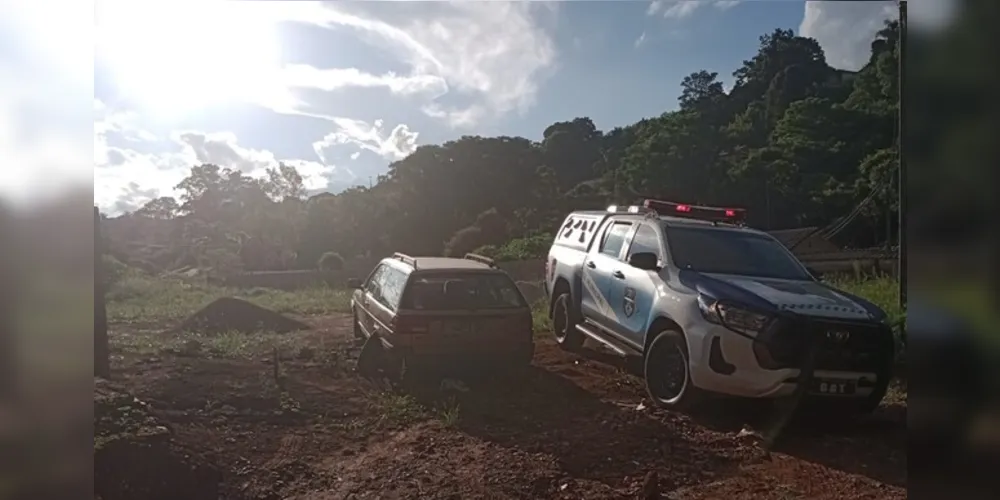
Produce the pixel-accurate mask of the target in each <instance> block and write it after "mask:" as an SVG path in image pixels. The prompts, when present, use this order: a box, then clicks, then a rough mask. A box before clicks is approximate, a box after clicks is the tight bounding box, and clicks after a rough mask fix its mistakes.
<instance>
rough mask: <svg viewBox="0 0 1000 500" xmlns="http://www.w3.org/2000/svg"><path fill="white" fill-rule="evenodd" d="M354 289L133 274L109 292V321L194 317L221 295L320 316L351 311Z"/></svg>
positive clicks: (281, 309)
mask: <svg viewBox="0 0 1000 500" xmlns="http://www.w3.org/2000/svg"><path fill="white" fill-rule="evenodd" d="M350 296H351V294H350V291H348V290H338V289H333V288H328V287H315V288H309V289H303V290H296V291H287V292H286V291H282V290H273V289H268V288H251V289H238V288H229V287H221V286H213V285H208V284H202V283H189V282H184V281H181V280H177V279H170V278H155V277H151V276H146V275H139V274H132V275H130V276H127V277H125V278H123V279H121V280H119V281H118V282H116V283H115V284H114V285H112V286H111V289H110V290H109V291H108V294H107V307H108V321H109V322H112V323H159V322H164V321H176V320H180V319H183V318H186V317H188V316H190V315H191V314H192V313H194V312H196V311H197V310H198V309H201V308H202V307H204V306H205V305H207V304H208V303H210V302H212V301H213V300H215V299H218V298H221V297H236V298H240V299H244V300H247V301H249V302H253V303H254V304H257V305H259V306H261V307H266V308H268V309H271V310H272V311H276V312H279V313H292V314H301V315H318V314H331V313H342V312H347V311H348V310H349V309H350V306H349V304H350Z"/></svg>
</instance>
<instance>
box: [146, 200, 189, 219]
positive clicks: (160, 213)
mask: <svg viewBox="0 0 1000 500" xmlns="http://www.w3.org/2000/svg"><path fill="white" fill-rule="evenodd" d="M180 210H181V208H180V206H179V205H178V204H177V200H175V199H174V198H173V197H172V196H161V197H159V198H154V199H152V200H149V201H148V202H146V204H145V205H143V206H142V207H140V208H139V209H138V210H136V211H135V215H137V216H139V217H148V218H150V219H158V220H169V219H173V218H174V217H177V215H178V214H179V213H180Z"/></svg>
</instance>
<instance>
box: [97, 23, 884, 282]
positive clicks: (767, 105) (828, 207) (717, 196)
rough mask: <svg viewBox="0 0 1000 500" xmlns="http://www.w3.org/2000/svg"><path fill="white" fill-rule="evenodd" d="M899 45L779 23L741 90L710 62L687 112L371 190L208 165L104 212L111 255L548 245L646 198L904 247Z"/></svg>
mask: <svg viewBox="0 0 1000 500" xmlns="http://www.w3.org/2000/svg"><path fill="white" fill-rule="evenodd" d="M899 38H900V27H899V23H898V22H897V21H886V23H885V26H884V28H883V29H882V30H881V31H879V32H878V33H877V35H876V37H875V38H874V40H873V41H872V43H871V56H870V60H869V62H868V63H867V64H866V65H865V66H864V67H863V68H862V69H861V70H860V71H858V72H847V71H842V70H837V69H834V68H831V67H830V66H829V65H827V63H826V60H825V57H824V54H823V50H822V48H821V47H820V46H819V44H818V43H817V42H816V40H814V39H810V38H804V37H800V36H796V35H795V34H794V33H793V32H792V31H791V30H780V29H779V30H775V31H773V32H771V33H768V34H765V35H763V36H761V37H760V45H759V47H758V49H757V52H756V54H753V56H752V57H751V58H749V59H747V60H745V61H744V62H743V64H742V66H741V67H739V68H737V69H736V70H735V71H734V72H733V76H734V79H735V83H734V85H733V88H732V89H731V90H730V91H729V92H726V91H725V90H724V87H723V84H722V83H721V82H720V81H719V79H718V74H717V73H714V72H709V71H698V72H695V73H692V74H690V75H688V76H687V77H685V78H684V79H683V81H682V82H680V88H681V92H680V96H679V98H678V104H679V106H678V108H677V109H676V110H673V111H669V112H665V113H663V114H660V115H659V116H655V117H651V118H646V119H643V120H640V121H638V122H636V123H634V124H631V125H628V126H626V127H620V128H615V129H612V130H607V131H602V130H598V129H597V127H596V126H595V125H594V123H593V122H592V121H591V120H590V119H589V118H586V117H578V118H574V119H571V120H568V121H563V122H557V123H553V124H552V125H550V126H549V127H548V128H546V129H545V130H544V132H543V133H542V138H541V141H532V140H529V139H525V138H522V137H479V136H465V137H462V138H460V139H457V140H454V141H450V142H447V143H445V144H441V145H424V146H421V147H419V148H418V149H417V150H416V151H415V152H414V153H413V154H411V155H409V156H408V157H406V158H404V159H402V160H400V161H397V162H394V163H392V164H390V165H389V167H388V172H387V173H386V174H385V175H382V176H379V178H378V182H377V183H376V184H374V185H373V186H371V187H355V188H352V189H349V190H346V191H343V192H341V193H338V194H329V193H323V194H320V195H316V196H312V197H310V198H306V193H305V190H304V189H303V186H302V180H301V178H300V177H299V175H298V173H297V172H296V171H295V169H294V168H292V167H289V166H286V165H277V166H275V167H274V168H273V169H272V170H270V171H269V172H268V174H269V175H268V176H267V177H266V178H262V179H258V178H250V177H247V176H245V175H244V174H242V173H241V172H239V171H238V170H235V169H230V168H228V167H226V166H224V165H221V166H220V165H200V166H195V167H193V168H192V169H191V172H190V175H189V176H188V177H187V178H186V179H185V180H184V181H183V182H181V183H180V184H179V185H178V186H177V189H178V191H179V193H180V196H179V198H178V199H174V198H159V199H155V200H152V201H150V202H149V203H148V204H146V205H145V206H143V207H142V208H140V209H139V210H137V211H135V212H134V213H132V214H127V215H125V216H121V217H117V218H114V219H110V220H109V221H108V222H109V224H107V225H106V226H108V227H109V229H108V232H109V235H110V236H111V238H112V253H113V254H115V255H116V257H118V258H119V259H121V260H129V261H131V263H133V264H135V265H141V266H143V267H150V268H154V269H157V270H167V269H176V268H180V267H186V266H194V265H198V266H210V267H213V268H217V269H223V268H225V269H245V270H277V269H289V268H312V267H315V266H316V265H317V262H318V261H319V259H320V257H321V256H322V255H324V254H326V253H330V252H333V253H336V254H339V255H341V256H344V258H350V257H353V256H358V255H366V254H370V255H378V254H386V253H388V252H392V251H404V252H410V253H413V254H442V253H446V254H451V253H462V252H465V251H470V250H473V249H477V248H480V247H482V246H484V245H489V246H492V247H496V246H501V245H504V244H505V243H507V242H510V241H512V240H517V241H520V242H521V244H523V245H527V246H539V245H540V246H542V247H544V246H545V244H546V242H547V238H546V236H545V234H546V233H548V232H551V231H552V230H553V229H554V227H555V225H556V224H558V221H559V220H561V218H562V217H563V216H564V215H565V213H566V212H567V211H569V210H573V209H594V208H601V207H604V206H606V205H608V204H612V203H619V204H628V203H632V202H634V201H636V200H637V199H640V198H644V197H658V198H662V199H669V200H674V201H680V202H687V203H700V204H718V205H726V206H740V207H746V208H747V209H748V213H749V223H750V225H751V226H753V227H757V228H762V229H781V228H794V227H804V226H817V227H831V226H837V222H838V221H843V220H844V218H845V217H848V218H849V220H850V221H851V222H850V224H846V225H845V224H839V226H840V227H839V228H838V229H839V232H841V233H843V234H842V236H844V240H843V241H845V244H849V245H852V246H871V245H882V244H895V241H894V239H895V236H894V231H895V230H894V225H895V222H894V221H895V220H896V219H897V217H898V216H897V212H896V210H897V190H898V184H897V172H898V164H899V163H898V160H899V158H898V153H899V148H898V136H899V131H898V123H899V117H898V114H897V112H898V102H899V99H898V93H899V80H900V79H899V73H898V71H899V67H900V65H899V59H898V54H899V43H898V42H899ZM665 86H666V85H665ZM654 113H655V111H654ZM532 241H534V242H536V243H537V245H533V244H532V243H531V242H532ZM140 247H141V248H140ZM137 249H139V250H137Z"/></svg>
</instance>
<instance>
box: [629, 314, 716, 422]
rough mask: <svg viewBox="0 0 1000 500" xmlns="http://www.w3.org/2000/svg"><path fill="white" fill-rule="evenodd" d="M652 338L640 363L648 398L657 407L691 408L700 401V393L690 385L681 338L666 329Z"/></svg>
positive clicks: (681, 335)
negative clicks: (641, 363) (642, 361)
mask: <svg viewBox="0 0 1000 500" xmlns="http://www.w3.org/2000/svg"><path fill="white" fill-rule="evenodd" d="M653 335H654V337H653V342H652V343H651V344H650V345H649V348H648V349H647V350H646V355H645V360H644V363H643V364H644V366H643V372H644V377H643V378H644V379H645V383H646V393H647V394H648V395H649V399H650V400H652V402H653V404H654V405H655V406H658V407H660V408H668V409H672V410H680V411H687V410H692V409H694V408H695V407H696V406H697V405H698V403H700V402H701V400H702V392H701V391H700V390H699V389H698V388H697V387H695V386H694V385H693V384H692V383H691V369H690V362H689V356H688V350H687V343H686V342H685V341H684V335H683V334H681V333H680V332H678V331H676V330H672V329H669V328H668V329H664V330H660V331H658V332H655V333H654V334H653Z"/></svg>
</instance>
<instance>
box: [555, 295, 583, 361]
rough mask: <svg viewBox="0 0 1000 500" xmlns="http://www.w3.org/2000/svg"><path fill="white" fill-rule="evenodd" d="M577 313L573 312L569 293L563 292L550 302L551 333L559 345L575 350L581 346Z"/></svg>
mask: <svg viewBox="0 0 1000 500" xmlns="http://www.w3.org/2000/svg"><path fill="white" fill-rule="evenodd" d="M578 323H579V315H578V314H576V313H574V311H573V306H572V302H570V300H569V293H567V292H563V293H560V294H559V296H557V297H556V300H555V302H553V303H552V334H553V335H554V336H555V338H556V343H557V344H559V347H561V348H563V349H564V350H566V351H575V350H577V349H579V348H580V347H582V346H583V340H584V339H583V333H582V332H580V330H577V329H576V325H577V324H578Z"/></svg>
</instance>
